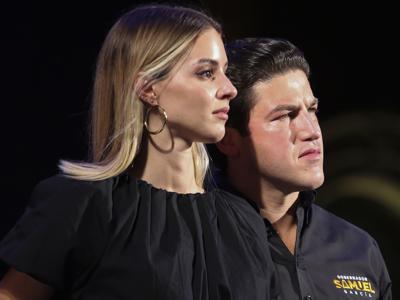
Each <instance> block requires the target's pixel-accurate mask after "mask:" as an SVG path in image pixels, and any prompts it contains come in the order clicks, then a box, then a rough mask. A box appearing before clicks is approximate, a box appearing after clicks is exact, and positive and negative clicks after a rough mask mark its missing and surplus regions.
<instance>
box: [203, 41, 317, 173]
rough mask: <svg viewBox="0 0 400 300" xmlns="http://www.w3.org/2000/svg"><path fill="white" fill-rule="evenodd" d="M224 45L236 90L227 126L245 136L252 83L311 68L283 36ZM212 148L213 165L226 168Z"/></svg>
mask: <svg viewBox="0 0 400 300" xmlns="http://www.w3.org/2000/svg"><path fill="white" fill-rule="evenodd" d="M225 47H226V52H227V56H228V62H229V66H228V70H227V76H228V77H229V79H230V80H231V81H232V83H233V85H234V86H235V87H236V89H237V91H238V94H237V96H236V98H235V99H233V101H231V103H230V110H229V119H228V121H227V123H226V126H227V127H230V128H234V129H236V130H237V131H238V132H239V133H240V134H241V135H242V136H246V135H248V134H249V130H248V123H249V118H250V111H251V109H252V108H253V107H254V105H255V103H256V97H255V94H254V91H253V87H254V85H255V84H256V83H258V82H263V81H267V80H270V79H272V78H273V77H275V76H277V75H283V74H285V73H287V72H289V71H294V70H301V71H303V72H304V73H305V74H306V76H307V78H308V77H309V76H310V67H309V65H308V62H307V61H306V59H305V57H304V55H303V53H302V52H301V51H300V49H298V48H297V47H296V46H295V45H293V44H292V43H291V42H289V41H287V40H283V39H272V38H246V39H240V40H235V41H232V42H230V43H228V44H227V45H225ZM215 148H216V147H215V146H211V147H209V152H210V154H211V156H212V158H213V160H214V165H217V166H218V168H220V169H221V171H225V170H226V167H227V165H226V164H227V162H226V157H225V156H224V155H223V154H222V153H220V152H219V151H218V150H217V149H215Z"/></svg>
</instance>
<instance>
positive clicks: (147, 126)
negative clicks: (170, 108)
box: [144, 104, 168, 134]
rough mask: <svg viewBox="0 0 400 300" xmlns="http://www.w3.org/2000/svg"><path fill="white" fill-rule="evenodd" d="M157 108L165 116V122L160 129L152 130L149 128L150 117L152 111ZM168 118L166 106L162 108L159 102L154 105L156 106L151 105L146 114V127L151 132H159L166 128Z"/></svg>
mask: <svg viewBox="0 0 400 300" xmlns="http://www.w3.org/2000/svg"><path fill="white" fill-rule="evenodd" d="M155 109H157V112H158V113H159V114H160V115H161V116H162V117H163V124H162V126H161V128H160V129H158V130H153V131H151V130H150V128H149V123H148V118H149V115H150V113H151V112H152V111H153V110H155ZM167 119H168V116H167V112H166V111H165V109H164V108H162V107H161V106H160V105H158V104H157V105H154V106H150V107H149V108H147V111H146V115H145V117H144V127H145V128H146V130H147V131H148V133H150V134H159V133H160V132H161V131H163V130H164V127H165V125H166V124H167Z"/></svg>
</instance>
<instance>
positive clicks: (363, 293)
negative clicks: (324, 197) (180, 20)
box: [214, 39, 392, 300]
mask: <svg viewBox="0 0 400 300" xmlns="http://www.w3.org/2000/svg"><path fill="white" fill-rule="evenodd" d="M227 52H228V58H229V69H228V76H229V77H230V79H231V81H232V83H233V84H234V85H235V86H236V88H237V90H238V96H237V97H236V99H235V100H234V101H232V102H231V109H230V112H229V120H228V122H227V125H226V126H227V130H226V135H225V137H224V139H223V140H222V141H221V142H219V143H218V144H217V148H218V149H219V151H220V153H219V154H218V153H216V155H217V157H214V161H216V162H221V165H220V168H221V169H222V171H223V173H225V179H226V180H225V181H226V182H225V183H221V180H220V181H219V182H220V184H221V186H223V187H225V188H227V189H230V190H231V191H232V192H234V193H236V194H239V195H241V196H243V197H245V198H246V199H248V200H249V202H251V203H253V204H255V207H256V208H257V209H258V210H259V213H260V214H261V216H262V217H263V218H264V221H265V224H266V229H267V233H268V242H269V245H270V247H271V252H272V258H273V260H274V263H275V267H276V271H277V275H278V278H279V283H280V284H279V286H280V297H281V299H288V300H293V299H308V300H311V299H323V300H327V299H335V300H338V299H391V298H392V296H391V282H390V279H389V275H388V273H387V270H386V267H385V263H384V261H383V258H382V255H381V253H380V250H379V248H378V245H377V243H376V241H375V240H374V239H373V238H371V237H370V236H369V235H368V234H367V233H366V232H364V231H363V230H361V229H359V228H357V227H356V226H354V225H352V224H350V223H348V222H346V221H344V220H343V219H340V218H338V217H336V216H334V215H332V214H331V213H329V212H327V211H326V210H324V209H322V208H321V207H319V206H317V205H316V204H314V203H313V201H314V192H313V190H314V189H316V188H318V187H319V186H321V184H322V183H323V181H324V172H323V144H322V134H321V130H320V127H319V124H318V118H317V116H316V113H317V110H318V99H317V98H316V97H314V95H313V92H312V90H311V88H310V84H309V81H308V77H309V73H310V70H309V65H308V63H307V61H306V60H305V58H304V56H303V54H302V53H301V52H300V51H299V50H298V49H297V48H296V47H295V46H294V45H292V44H291V43H289V42H287V41H283V40H274V39H245V40H239V41H235V42H233V43H231V44H229V45H228V47H227ZM217 152H218V151H217ZM221 154H223V155H222V157H221ZM218 156H219V157H218Z"/></svg>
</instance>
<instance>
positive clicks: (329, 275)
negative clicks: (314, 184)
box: [221, 182, 392, 300]
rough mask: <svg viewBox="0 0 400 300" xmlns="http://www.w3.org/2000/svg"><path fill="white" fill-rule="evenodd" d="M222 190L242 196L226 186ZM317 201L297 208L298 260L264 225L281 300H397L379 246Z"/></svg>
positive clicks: (310, 196)
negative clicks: (393, 298) (392, 291)
mask: <svg viewBox="0 0 400 300" xmlns="http://www.w3.org/2000/svg"><path fill="white" fill-rule="evenodd" d="M221 186H222V187H223V188H226V189H228V190H229V191H230V192H232V193H235V194H239V195H240V193H238V192H236V191H235V190H234V189H233V188H232V186H230V185H229V184H227V183H226V182H223V185H221ZM240 196H242V197H243V195H240ZM314 197H315V192H312V191H310V192H301V193H300V196H299V199H298V200H297V202H296V203H295V204H294V205H297V208H296V215H297V235H296V245H295V255H292V253H290V251H289V250H288V248H287V247H286V245H285V244H284V243H283V241H282V240H281V238H280V237H279V236H278V234H277V233H276V231H275V230H274V228H273V227H272V225H271V223H270V222H269V221H268V220H266V219H264V223H265V226H266V230H267V234H268V242H269V245H270V249H271V255H272V259H273V261H274V263H275V272H276V275H277V276H276V277H277V278H278V284H277V286H278V289H279V290H278V291H277V294H278V295H279V297H278V299H279V300H295V299H301V300H303V299H304V300H330V299H332V300H341V299H352V300H357V299H360V300H361V299H382V300H390V299H392V293H391V281H390V278H389V274H388V272H387V269H386V266H385V262H384V260H383V258H382V254H381V252H380V250H379V247H378V245H377V243H376V241H375V240H374V239H373V238H372V237H371V236H370V235H369V234H368V233H366V232H365V231H363V230H362V229H360V228H358V227H356V226H354V225H352V224H350V223H349V222H347V221H345V220H343V219H341V218H339V217H337V216H335V215H333V214H331V213H329V212H328V211H326V210H325V209H323V208H321V207H320V206H318V205H316V204H315V203H314ZM248 201H249V203H250V204H252V205H253V206H254V208H255V209H257V210H258V208H257V206H256V205H255V203H254V202H253V201H251V200H248Z"/></svg>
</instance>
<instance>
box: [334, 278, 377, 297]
mask: <svg viewBox="0 0 400 300" xmlns="http://www.w3.org/2000/svg"><path fill="white" fill-rule="evenodd" d="M332 282H333V284H334V285H335V287H336V288H337V289H341V290H342V291H343V293H345V294H347V295H357V296H360V297H365V298H372V297H373V295H374V294H375V290H374V288H373V286H372V283H371V281H370V280H369V279H368V278H367V277H365V276H354V275H336V278H335V279H333V280H332Z"/></svg>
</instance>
